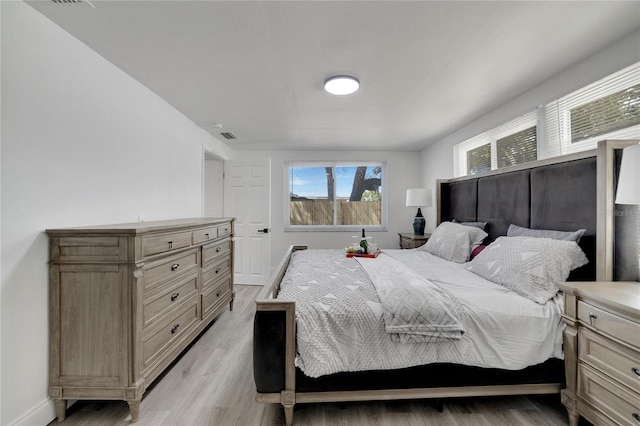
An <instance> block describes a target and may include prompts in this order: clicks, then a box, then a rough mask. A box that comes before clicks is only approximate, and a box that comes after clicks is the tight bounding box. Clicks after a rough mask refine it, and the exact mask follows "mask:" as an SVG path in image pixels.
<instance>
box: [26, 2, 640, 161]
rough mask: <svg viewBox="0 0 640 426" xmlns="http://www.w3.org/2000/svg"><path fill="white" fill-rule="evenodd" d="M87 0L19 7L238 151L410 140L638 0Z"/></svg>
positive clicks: (491, 99)
mask: <svg viewBox="0 0 640 426" xmlns="http://www.w3.org/2000/svg"><path fill="white" fill-rule="evenodd" d="M76 1H77V0H76ZM83 1H84V0H83ZM90 2H91V4H92V5H93V6H95V7H91V5H90V4H88V3H80V4H56V3H54V2H52V1H30V2H29V4H30V5H32V6H33V7H34V8H36V9H37V10H39V11H40V12H41V13H43V14H44V15H46V16H47V17H49V18H50V19H51V20H53V21H54V22H56V23H57V24H58V25H60V26H61V27H62V28H64V29H65V30H66V31H68V32H69V33H71V34H72V35H74V36H75V37H76V38H78V39H80V40H82V41H83V42H84V43H85V44H87V45H88V46H89V47H91V48H92V49H93V50H95V51H96V52H98V53H99V54H100V55H102V56H103V57H105V58H106V59H107V60H109V61H110V62H112V63H113V64H115V65H116V66H118V67H120V68H121V69H122V70H124V71H125V72H126V73H128V74H129V75H131V76H132V77H133V78H135V79H136V80H138V81H139V82H141V83H142V84H143V85H145V86H146V87H148V88H149V89H150V90H152V91H153V92H155V93H156V94H158V95H159V96H161V97H162V98H163V99H165V100H166V101H167V102H168V103H170V104H171V105H173V106H174V107H175V108H176V109H178V110H179V111H181V112H182V113H183V114H185V115H186V116H187V117H189V118H190V119H191V120H193V121H194V122H195V123H197V124H198V125H200V126H202V127H203V128H204V129H206V130H208V131H209V132H211V134H213V135H214V136H215V137H217V138H218V139H220V140H222V141H225V139H224V138H222V137H221V136H220V129H218V128H216V127H214V126H213V124H215V123H218V124H222V131H226V132H232V133H234V134H235V135H236V136H237V138H238V139H237V140H234V141H227V144H228V145H229V146H231V147H232V148H234V149H237V150H263V149H264V150H272V149H286V150H291V149H300V150H329V149H330V150H347V149H349V150H352V149H353V150H388V149H391V150H410V151H411V150H421V149H422V148H424V147H425V146H427V145H428V144H430V143H433V142H435V141H437V140H439V139H441V138H442V137H444V136H446V135H448V134H450V133H451V132H453V131H454V130H456V129H458V128H460V127H462V126H464V125H465V124H467V123H469V122H471V121H473V120H475V119H477V118H479V117H481V116H483V115H484V114H486V113H488V112H490V111H491V110H493V109H495V108H496V107H498V106H500V105H501V104H504V103H505V102H507V101H509V100H511V99H513V98H515V97H516V96H518V95H520V94H522V93H523V92H525V91H527V90H529V89H531V88H533V87H535V86H537V85H539V84H540V83H542V82H543V81H545V80H547V79H548V78H550V77H552V76H554V75H555V74H557V73H559V72H561V71H563V70H565V69H566V68H568V67H569V66H570V65H572V64H574V63H576V62H578V61H580V60H582V59H584V58H586V57H588V56H590V55H592V54H593V53H595V52H597V51H598V50H600V49H602V48H604V47H606V46H607V45H609V44H611V43H612V42H614V41H616V40H618V39H619V38H621V37H623V36H625V35H627V34H630V33H631V32H632V31H634V30H636V29H638V28H640V2H638V1H603V2H598V1H554V2H549V1H520V2H515V1H512V2H501V1H464V2H463V1H422V2H420V1H414V2H405V1H354V2H347V1H282V2H277V1H268V2H267V1H228V2H226V1H184V0H183V1H150V0H147V1H100V0H90ZM639 43H640V42H639ZM70 66H72V64H70ZM78 72H82V71H81V70H78ZM335 74H352V75H355V76H357V77H358V78H359V79H360V81H361V88H360V90H359V91H358V92H356V93H355V94H353V95H349V96H342V97H340V96H334V95H329V94H327V93H324V92H323V89H322V85H323V81H324V79H325V78H327V77H329V76H331V75H335Z"/></svg>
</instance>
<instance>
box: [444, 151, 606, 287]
mask: <svg viewBox="0 0 640 426" xmlns="http://www.w3.org/2000/svg"><path fill="white" fill-rule="evenodd" d="M596 167H597V158H596V154H595V152H593V153H591V152H590V153H587V154H582V155H580V156H575V155H574V156H571V157H564V158H563V157H561V158H559V159H557V160H554V161H548V160H547V161H543V162H536V163H532V166H531V167H529V168H518V169H516V170H514V169H512V171H508V170H507V171H499V172H494V173H488V174H484V175H482V176H479V177H471V178H469V177H465V178H458V179H450V180H446V181H438V183H439V188H438V190H439V206H440V215H439V221H450V220H452V219H456V220H458V221H461V222H463V221H464V222H467V221H469V222H476V221H477V222H487V228H486V229H485V230H486V231H487V233H488V234H489V236H488V237H487V243H489V242H491V241H493V240H495V239H496V238H498V237H499V236H501V235H506V234H507V229H508V228H509V225H510V224H515V225H519V226H524V227H527V228H532V229H553V230H558V231H575V230H577V229H583V228H584V229H586V232H585V233H584V235H583V237H582V238H581V239H580V243H579V244H580V247H581V248H582V250H583V251H584V253H585V254H586V256H587V258H588V259H589V263H588V264H587V265H585V266H583V267H581V268H578V269H576V270H574V271H573V272H572V273H571V275H570V276H569V280H572V281H594V280H595V279H596V223H597V222H596V212H597V207H596V203H597V191H596V187H597V184H596V182H597V179H596V177H597V169H596Z"/></svg>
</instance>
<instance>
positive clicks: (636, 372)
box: [631, 367, 640, 379]
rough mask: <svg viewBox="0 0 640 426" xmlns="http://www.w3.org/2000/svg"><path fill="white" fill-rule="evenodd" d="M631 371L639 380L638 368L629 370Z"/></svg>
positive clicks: (639, 370) (639, 369)
mask: <svg viewBox="0 0 640 426" xmlns="http://www.w3.org/2000/svg"><path fill="white" fill-rule="evenodd" d="M631 371H632V372H633V374H635V375H636V377H637V378H638V379H640V368H638V367H633V368H631Z"/></svg>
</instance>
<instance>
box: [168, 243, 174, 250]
mask: <svg viewBox="0 0 640 426" xmlns="http://www.w3.org/2000/svg"><path fill="white" fill-rule="evenodd" d="M172 248H173V241H169V250H171V249H172Z"/></svg>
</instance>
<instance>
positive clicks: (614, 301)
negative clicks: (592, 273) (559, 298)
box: [558, 281, 640, 319]
mask: <svg viewBox="0 0 640 426" xmlns="http://www.w3.org/2000/svg"><path fill="white" fill-rule="evenodd" d="M558 287H560V290H562V291H564V292H567V293H573V294H575V295H576V296H577V297H578V298H580V299H583V300H587V301H592V302H596V303H599V304H604V305H607V306H611V307H612V308H615V309H616V310H619V311H622V312H626V313H628V314H630V315H632V316H634V317H636V318H638V319H640V282H635V281H606V282H605V281H592V282H564V283H560V284H559V285H558Z"/></svg>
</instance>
